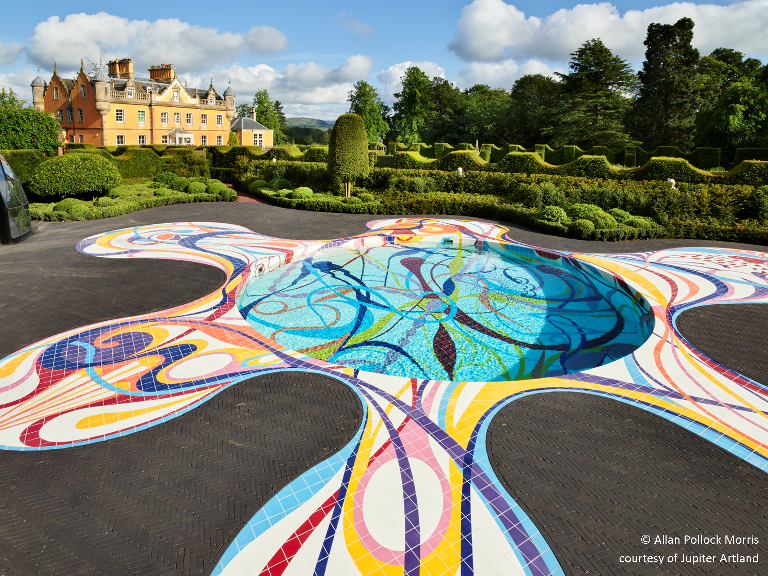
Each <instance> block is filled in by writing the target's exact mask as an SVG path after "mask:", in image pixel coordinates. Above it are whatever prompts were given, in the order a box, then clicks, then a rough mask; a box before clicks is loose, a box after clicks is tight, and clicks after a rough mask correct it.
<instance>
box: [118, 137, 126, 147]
mask: <svg viewBox="0 0 768 576" xmlns="http://www.w3.org/2000/svg"><path fill="white" fill-rule="evenodd" d="M117 145H118V146H125V136H124V135H122V134H118V136H117Z"/></svg>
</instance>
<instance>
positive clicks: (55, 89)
mask: <svg viewBox="0 0 768 576" xmlns="http://www.w3.org/2000/svg"><path fill="white" fill-rule="evenodd" d="M53 99H54V100H58V99H59V87H58V86H54V87H53Z"/></svg>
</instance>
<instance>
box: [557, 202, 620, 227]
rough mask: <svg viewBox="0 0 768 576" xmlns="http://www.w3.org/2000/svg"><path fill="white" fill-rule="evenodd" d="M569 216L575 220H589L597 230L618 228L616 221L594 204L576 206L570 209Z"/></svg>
mask: <svg viewBox="0 0 768 576" xmlns="http://www.w3.org/2000/svg"><path fill="white" fill-rule="evenodd" d="M568 216H570V217H571V219H573V220H589V221H590V222H592V224H594V227H595V228H617V227H618V225H619V223H618V222H616V219H615V218H614V217H613V216H611V215H610V214H608V213H607V212H604V211H603V209H602V208H600V207H599V206H595V205H594V204H574V205H573V206H571V207H570V208H569V209H568Z"/></svg>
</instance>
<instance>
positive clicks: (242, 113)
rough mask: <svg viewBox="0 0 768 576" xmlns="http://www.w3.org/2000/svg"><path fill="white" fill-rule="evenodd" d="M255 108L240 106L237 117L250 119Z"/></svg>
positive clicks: (245, 105) (246, 105)
mask: <svg viewBox="0 0 768 576" xmlns="http://www.w3.org/2000/svg"><path fill="white" fill-rule="evenodd" d="M252 108H253V106H251V105H250V104H238V105H237V108H235V110H237V117H238V118H250V117H251V109H252Z"/></svg>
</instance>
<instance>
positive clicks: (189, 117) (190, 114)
mask: <svg viewBox="0 0 768 576" xmlns="http://www.w3.org/2000/svg"><path fill="white" fill-rule="evenodd" d="M187 126H192V113H191V112H189V113H187Z"/></svg>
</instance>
